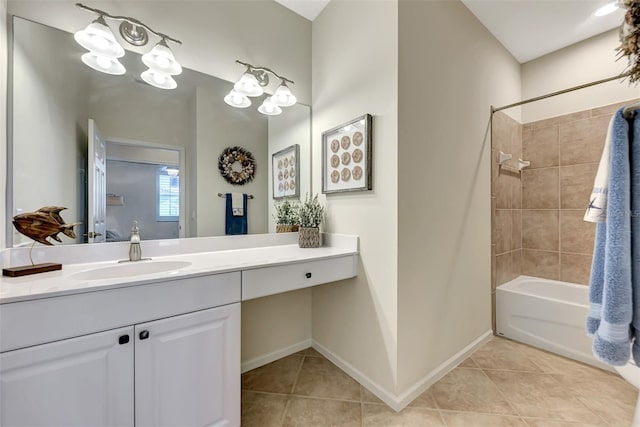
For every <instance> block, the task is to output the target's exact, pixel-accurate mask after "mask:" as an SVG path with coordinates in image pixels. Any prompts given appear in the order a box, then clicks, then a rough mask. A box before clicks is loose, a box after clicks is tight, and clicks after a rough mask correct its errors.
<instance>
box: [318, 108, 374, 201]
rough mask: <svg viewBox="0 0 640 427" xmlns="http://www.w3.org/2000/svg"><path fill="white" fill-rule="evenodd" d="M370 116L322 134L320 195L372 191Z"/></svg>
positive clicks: (366, 115) (359, 118) (367, 115)
mask: <svg viewBox="0 0 640 427" xmlns="http://www.w3.org/2000/svg"><path fill="white" fill-rule="evenodd" d="M371 126H372V117H371V115H370V114H365V115H364V116H361V117H358V118H356V119H354V120H351V121H350V122H347V123H344V124H342V125H340V126H337V127H335V128H333V129H329V130H328V131H325V132H323V133H322V192H323V193H325V194H326V193H338V192H342V191H366V190H371V188H372V185H371V154H372V153H371V140H372V138H371Z"/></svg>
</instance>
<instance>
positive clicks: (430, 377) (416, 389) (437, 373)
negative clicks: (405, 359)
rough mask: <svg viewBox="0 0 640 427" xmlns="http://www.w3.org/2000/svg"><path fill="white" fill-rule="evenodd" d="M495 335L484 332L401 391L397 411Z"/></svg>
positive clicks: (490, 331)
mask: <svg viewBox="0 0 640 427" xmlns="http://www.w3.org/2000/svg"><path fill="white" fill-rule="evenodd" d="M492 336H493V331H492V330H491V329H489V330H488V331H486V332H485V333H484V334H482V335H480V336H479V337H478V338H476V339H475V340H473V341H472V342H471V343H470V344H469V345H468V346H466V347H465V348H463V349H462V350H460V351H459V352H457V353H456V354H454V355H453V356H451V357H450V358H449V359H448V360H445V361H444V362H443V363H441V364H440V365H439V366H438V367H437V368H436V369H434V370H433V371H431V372H430V373H429V374H427V375H426V376H425V377H423V378H422V379H420V380H419V381H417V382H416V383H415V384H414V385H412V386H411V387H409V388H408V389H407V390H406V391H404V392H403V393H401V394H400V395H399V396H398V397H397V407H394V406H392V408H393V409H395V410H396V411H401V410H402V409H403V408H404V407H405V406H407V405H408V404H409V403H411V402H413V400H414V399H415V398H416V397H418V396H420V395H421V394H422V393H424V392H425V391H426V390H427V389H428V388H429V387H431V386H432V385H434V384H435V383H437V382H438V381H440V379H442V377H444V376H445V375H447V374H448V373H449V372H451V371H452V370H453V368H455V367H456V366H458V365H459V364H460V363H461V362H462V361H464V360H465V359H466V358H467V357H469V356H470V355H471V353H473V352H474V351H476V350H477V349H478V348H480V347H481V346H482V345H484V344H485V343H486V342H488V341H489V340H490V339H491V337H492Z"/></svg>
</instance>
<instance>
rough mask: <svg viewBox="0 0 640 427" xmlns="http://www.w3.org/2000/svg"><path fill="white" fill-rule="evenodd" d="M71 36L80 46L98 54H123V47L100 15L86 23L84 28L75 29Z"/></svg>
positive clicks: (116, 56) (117, 56)
mask: <svg viewBox="0 0 640 427" xmlns="http://www.w3.org/2000/svg"><path fill="white" fill-rule="evenodd" d="M73 38H74V39H75V40H76V42H78V44H79V45H80V46H82V47H83V48H85V49H87V50H89V51H91V52H93V53H96V54H98V55H100V56H108V57H112V58H120V57H122V56H124V48H123V47H122V46H120V44H119V43H118V42H117V41H116V38H115V36H114V35H113V33H112V32H111V30H110V29H109V27H108V26H107V25H106V23H105V22H104V19H103V18H102V17H100V18H98V19H96V20H95V21H93V22H92V23H91V24H89V25H87V27H86V28H85V29H84V30H80V31H77V32H76V33H75V34H74V35H73Z"/></svg>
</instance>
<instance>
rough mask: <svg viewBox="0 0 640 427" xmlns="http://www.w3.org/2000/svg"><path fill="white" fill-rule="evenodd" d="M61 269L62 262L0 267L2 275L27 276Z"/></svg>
mask: <svg viewBox="0 0 640 427" xmlns="http://www.w3.org/2000/svg"><path fill="white" fill-rule="evenodd" d="M56 270H62V264H53V263H46V264H35V265H23V266H20V267H9V268H3V269H2V275H3V276H9V277H20V276H28V275H29V274H38V273H46V272H47V271H56Z"/></svg>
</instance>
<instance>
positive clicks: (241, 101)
mask: <svg viewBox="0 0 640 427" xmlns="http://www.w3.org/2000/svg"><path fill="white" fill-rule="evenodd" d="M224 102H226V103H227V104H229V105H231V106H232V107H236V108H247V107H248V106H250V105H251V101H249V98H247V96H246V95H244V94H242V93H240V92H236V91H235V89H231V92H229V93H228V94H227V96H225V97H224Z"/></svg>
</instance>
